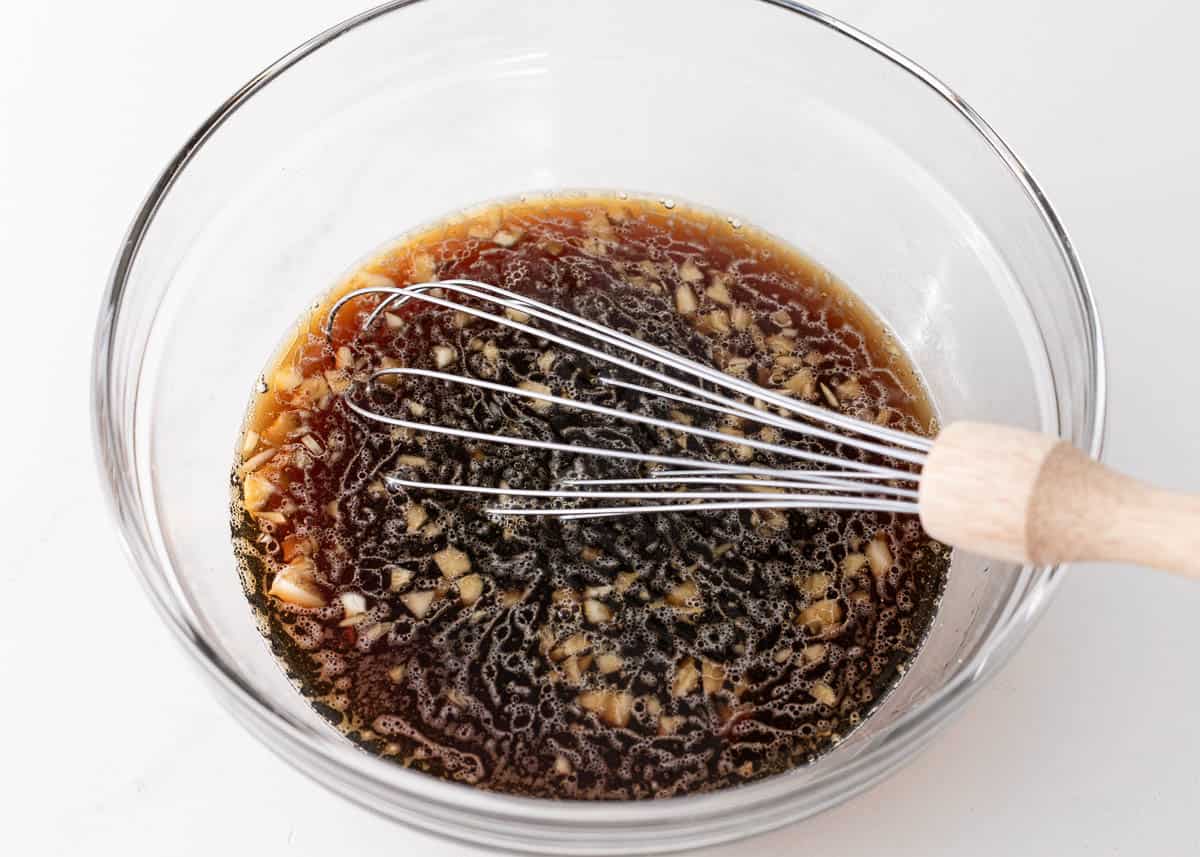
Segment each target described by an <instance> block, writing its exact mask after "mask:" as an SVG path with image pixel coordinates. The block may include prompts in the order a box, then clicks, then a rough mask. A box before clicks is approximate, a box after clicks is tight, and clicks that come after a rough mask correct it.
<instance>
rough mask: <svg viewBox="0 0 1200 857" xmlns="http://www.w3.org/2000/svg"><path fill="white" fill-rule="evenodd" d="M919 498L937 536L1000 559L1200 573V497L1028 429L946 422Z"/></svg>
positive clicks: (924, 474) (924, 521)
mask: <svg viewBox="0 0 1200 857" xmlns="http://www.w3.org/2000/svg"><path fill="white" fill-rule="evenodd" d="M918 505H919V506H920V511H921V523H922V525H923V526H924V527H925V530H926V532H928V533H929V534H930V535H931V536H933V537H934V538H936V539H938V540H940V541H943V542H946V543H947V544H951V545H955V546H957V547H961V548H964V549H966V550H970V551H974V552H977V553H981V554H985V555H987V556H993V557H996V558H997V559H1008V560H1015V561H1019V562H1032V563H1035V564H1038V565H1052V564H1056V563H1061V562H1076V561H1086V560H1099V561H1111V562H1130V563H1137V564H1140V565H1149V566H1153V567H1155V568H1161V569H1164V570H1167V571H1175V572H1178V573H1180V574H1184V575H1187V576H1190V577H1196V578H1200V497H1197V496H1192V495H1188V494H1177V493H1173V492H1171V491H1164V490H1161V489H1158V488H1153V487H1151V486H1149V485H1145V484H1143V483H1141V482H1139V481H1137V480H1136V479H1132V478H1130V477H1128V476H1124V475H1122V474H1120V473H1116V472H1114V471H1112V470H1110V469H1109V468H1107V467H1105V466H1104V465H1103V464H1100V463H1099V462H1097V461H1093V460H1092V459H1091V458H1089V457H1088V456H1087V455H1085V454H1084V453H1082V452H1080V451H1079V450H1078V449H1076V448H1075V447H1073V446H1071V445H1070V444H1068V443H1066V442H1065V441H1061V440H1059V439H1057V438H1053V437H1048V436H1046V435H1042V434H1037V433H1035V432H1030V431H1025V430H1024V429H1016V428H1010V427H1007V426H999V425H991V424H988V423H970V422H962V423H952V424H951V425H949V426H947V427H946V428H945V429H944V430H943V431H942V432H941V434H939V435H938V437H937V440H936V441H935V442H934V445H933V449H932V451H931V452H930V453H929V458H928V460H927V461H926V463H925V467H924V469H923V470H922V473H921V488H920V497H919V501H918Z"/></svg>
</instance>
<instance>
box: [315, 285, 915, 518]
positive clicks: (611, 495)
mask: <svg viewBox="0 0 1200 857" xmlns="http://www.w3.org/2000/svg"><path fill="white" fill-rule="evenodd" d="M448 294H454V295H458V296H462V297H465V298H470V299H474V300H476V301H479V302H481V303H483V304H491V305H493V306H495V307H497V308H500V309H501V310H511V311H512V313H511V315H510V314H497V313H493V312H488V311H487V310H485V309H481V308H480V307H477V306H472V305H470V304H466V303H462V302H459V301H455V300H450V299H449V298H448V297H447V295H448ZM367 295H383V296H385V297H384V300H382V301H381V302H380V303H379V304H378V305H377V306H376V307H375V308H374V309H372V310H371V312H370V313H369V314H368V315H367V317H366V319H365V320H364V323H363V328H362V329H363V330H367V329H369V328H370V327H371V326H372V325H373V324H375V323H376V322H377V321H378V320H379V318H380V317H381V316H382V315H383V313H385V312H386V311H388V310H389V309H390V308H395V307H398V306H401V305H403V304H405V303H407V302H408V301H410V300H413V299H415V300H419V301H423V302H425V303H429V304H433V305H436V306H440V307H444V308H447V309H453V310H455V311H456V312H462V313H466V314H468V315H470V316H473V317H475V318H479V319H483V320H486V321H490V322H494V323H496V324H500V325H503V326H505V327H508V328H511V329H514V330H519V331H521V332H523V333H526V334H529V335H531V336H534V337H537V338H538V339H540V340H545V341H547V342H552V343H555V344H557V345H559V346H561V347H563V348H566V349H569V350H571V351H574V352H576V353H578V354H583V355H585V356H587V357H590V358H593V359H594V360H596V361H598V362H600V363H604V364H608V365H610V366H614V367H616V368H618V369H622V370H625V371H627V372H630V373H633V374H635V375H639V376H641V377H642V378H644V379H647V380H648V381H650V382H656V383H657V384H660V385H662V387H663V388H659V387H650V386H646V385H644V384H635V383H631V382H629V381H623V380H620V379H618V378H614V377H611V376H601V377H599V378H598V379H597V383H600V384H603V385H606V386H611V387H616V388H620V389H624V390H628V391H631V392H636V393H639V394H641V395H642V396H646V397H656V398H659V399H662V400H664V401H670V402H675V403H678V404H682V405H684V406H686V407H690V408H694V409H697V410H705V411H709V412H713V413H717V414H722V415H730V416H733V417H739V418H744V419H747V420H751V421H753V422H755V423H759V424H763V425H769V426H773V427H774V428H777V429H780V430H781V431H785V432H792V433H795V434H799V435H803V436H808V437H812V438H817V439H821V440H826V441H831V442H834V443H837V444H842V445H845V446H847V447H851V448H854V449H857V450H859V451H861V452H863V453H867V454H870V455H872V456H876V457H878V458H882V459H889V460H891V461H892V462H895V463H896V466H893V465H890V464H886V463H873V462H870V461H857V460H854V459H851V458H843V457H839V456H836V455H828V454H824V453H817V452H812V451H811V450H807V449H797V448H795V447H792V446H787V445H785V444H781V443H772V442H768V441H765V440H759V439H757V438H751V437H735V436H731V435H728V434H725V433H723V432H720V431H715V430H713V429H706V428H701V427H698V426H693V425H688V424H686V423H684V422H680V421H678V420H670V419H662V418H659V417H654V416H648V415H645V414H638V413H633V412H631V411H625V410H621V409H620V408H612V407H608V406H605V405H599V404H595V403H593V402H586V401H579V400H576V399H570V398H565V397H563V396H556V395H553V394H552V393H546V392H541V391H539V390H534V389H525V388H518V387H513V386H509V385H506V384H499V383H496V382H493V381H487V380H484V379H481V378H473V377H468V376H464V375H458V374H454V373H449V372H440V371H435V370H432V369H420V368H415V367H401V368H385V369H380V370H378V371H376V372H374V373H373V374H372V375H371V376H370V378H369V379H368V381H367V384H368V387H369V386H370V385H371V384H373V383H374V382H376V381H377V380H379V379H380V378H384V377H389V376H408V377H423V378H429V379H433V380H437V381H442V382H445V383H446V384H453V385H461V386H467V387H473V388H476V389H482V390H488V391H491V392H495V393H499V394H502V395H510V396H516V397H521V398H525V399H531V400H534V401H537V402H541V403H544V404H547V405H553V406H556V407H562V408H571V409H575V410H579V411H584V412H588V413H593V414H597V415H600V416H605V417H611V418H615V419H617V420H622V421H625V422H628V423H631V424H640V425H646V426H651V427H653V428H658V429H665V430H668V431H671V432H678V433H680V434H681V435H686V436H691V437H698V438H703V439H706V440H711V441H717V442H722V443H730V444H736V445H738V446H744V447H748V448H750V449H752V450H758V451H761V452H765V453H770V454H772V455H775V456H779V457H784V458H791V459H794V460H796V461H797V463H798V464H803V465H806V466H804V467H800V468H797V469H789V468H780V467H765V466H760V465H753V464H740V463H737V464H735V463H729V462H719V461H704V460H698V459H694V458H688V457H686V456H670V455H655V454H650V453H642V452H635V451H631V450H619V449H606V448H602V447H597V446H588V445H584V444H575V443H558V442H555V441H546V440H539V439H537V438H530V437H522V436H518V435H505V434H494V433H488V432H477V431H472V430H470V429H465V428H459V427H455V426H443V425H436V424H433V423H427V422H420V421H415V420H408V419H403V418H400V417H393V416H389V415H387V414H381V413H379V412H378V411H375V410H372V409H371V408H369V407H366V406H364V405H363V404H360V403H359V402H357V401H355V400H354V398H353V396H351V395H347V396H346V398H345V401H346V404H347V405H348V406H349V407H350V408H351V409H352V410H353V411H354V412H355V413H357V414H359V415H360V416H362V417H364V418H367V419H372V420H376V421H379V422H382V423H385V424H388V425H393V426H399V427H402V428H408V429H412V430H414V431H421V432H428V433H432V434H441V435H447V436H452V437H459V438H463V439H467V440H477V441H486V442H490V443H501V444H508V445H511V446H523V447H527V448H534V449H543V450H553V451H560V452H568V453H574V454H578V455H591V456H599V457H605V458H613V459H624V460H628V461H636V462H639V463H642V464H650V465H659V466H661V468H662V469H659V470H656V471H653V472H651V473H650V475H649V476H647V477H644V478H629V479H569V480H564V481H562V482H561V483H560V484H559V485H558V486H556V487H553V488H546V489H519V488H509V487H492V486H481V485H459V484H452V483H442V482H424V481H419V480H411V479H405V478H402V477H400V476H397V475H391V476H387V477H385V482H386V483H387V484H388V485H389V486H391V487H393V488H417V489H426V490H437V491H456V492H467V493H474V494H480V495H484V496H494V497H498V498H500V499H501V503H500V504H499V505H494V506H489V507H487V511H488V512H490V513H494V514H501V515H523V516H530V515H542V516H554V517H560V518H584V517H610V516H615V515H631V514H646V513H664V512H681V511H686V512H691V511H723V510H755V509H846V510H862V511H880V512H899V513H916V512H917V493H918V492H917V483H918V482H919V480H920V467H921V466H922V465H923V464H924V462H925V456H926V453H927V452H928V451H929V449H930V448H931V442H930V441H929V440H928V439H927V438H923V437H918V436H916V435H911V434H908V433H906V432H901V431H897V430H895V429H891V428H887V427H885V426H879V425H875V424H873V423H869V422H866V421H864V420H860V419H857V418H855V417H850V416H847V415H845V414H840V413H837V412H834V411H829V410H826V409H824V408H820V407H817V406H815V405H811V404H809V403H807V402H803V401H797V400H795V399H792V398H790V397H788V396H785V395H782V394H781V393H779V392H777V391H774V390H768V389H766V388H763V387H760V386H758V385H757V384H753V383H750V382H749V381H745V380H743V379H740V378H735V377H733V376H732V375H728V374H726V373H724V372H721V371H720V370H718V369H715V368H713V367H711V366H705V365H703V364H701V363H698V362H696V361H694V360H691V359H689V358H687V357H683V356H681V355H679V354H675V353H673V352H671V351H667V350H665V349H662V348H659V347H658V346H655V345H652V344H650V343H647V342H644V341H642V340H640V339H637V338H635V337H632V336H629V335H628V334H625V333H622V332H620V331H617V330H613V329H612V328H609V327H606V326H604V325H601V324H597V323H596V322H592V321H589V320H587V319H585V318H582V317H580V316H577V315H575V314H573V313H570V312H567V311H565V310H563V309H560V308H558V307H554V306H551V305H549V304H546V303H543V302H541V301H538V300H535V299H533V298H530V297H526V296H524V295H518V294H516V293H514V292H511V291H508V290H507V289H502V288H499V287H497V286H493V285H490V284H488V283H482V282H479V281H476V280H465V279H454V280H446V281H441V282H428V283H418V284H415V285H410V286H402V287H392V286H372V287H369V288H363V289H358V290H356V291H353V292H350V293H349V294H347V295H345V296H343V297H342V298H341V299H339V300H338V301H337V302H335V303H334V304H333V306H332V307H331V308H330V310H329V316H328V321H327V323H326V333H327V335H332V330H333V323H334V319H335V317H336V315H337V313H338V311H339V310H341V309H342V308H343V307H344V306H345V305H346V304H347V303H349V302H350V301H352V300H354V299H356V298H360V297H364V296H367ZM513 316H516V317H513ZM534 319H537V320H538V321H540V322H544V323H546V325H548V327H535V326H532V325H531V324H529V323H528V322H529V321H532V320H534ZM570 334H575V335H577V336H580V337H583V338H586V339H588V340H591V341H593V342H596V343H599V344H604V345H608V346H611V347H613V348H615V349H618V351H619V354H622V355H627V356H618V355H616V354H610V353H608V352H606V351H602V350H600V349H598V348H595V347H593V346H591V345H588V344H587V343H586V342H583V341H580V340H579V339H575V338H572V337H571V336H570ZM638 359H640V360H642V361H646V362H647V363H650V364H654V365H657V366H658V367H660V368H653V366H652V365H645V364H644V363H641V362H635V361H636V360H638ZM668 371H669V372H673V373H674V374H668ZM680 375H682V376H689V377H690V378H691V379H693V380H692V381H689V380H686V379H685V378H684V377H679V376H680ZM693 381H695V382H701V383H703V382H708V383H709V384H711V385H713V386H715V387H716V388H717V389H718V390H720V391H722V392H718V391H717V390H710V389H706V388H704V387H702V386H699V385H698V383H693ZM727 394H733V395H740V396H744V397H747V398H748V399H749V402H747V401H740V400H738V399H735V398H731V397H730V395H727ZM752 403H753V404H752ZM768 407H770V408H774V409H775V410H773V411H772V410H768V409H767V408H768ZM789 415H790V416H789ZM823 426H828V428H826V427H823ZM905 464H907V465H909V466H911V467H912V469H905V468H904V465H905ZM635 486H646V487H641V488H639V487H635ZM649 486H654V488H653V489H651V488H650V487H649ZM670 486H675V487H670ZM692 486H694V487H692ZM516 498H524V499H529V500H534V501H540V502H537V503H535V504H533V505H525V504H515V503H514V502H513V501H514V500H515V499H516ZM581 500H607V501H625V502H622V503H620V504H617V505H598V506H580V505H570V503H575V502H578V501H581ZM546 501H549V502H546ZM564 502H566V503H567V504H565V505H564Z"/></svg>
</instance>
